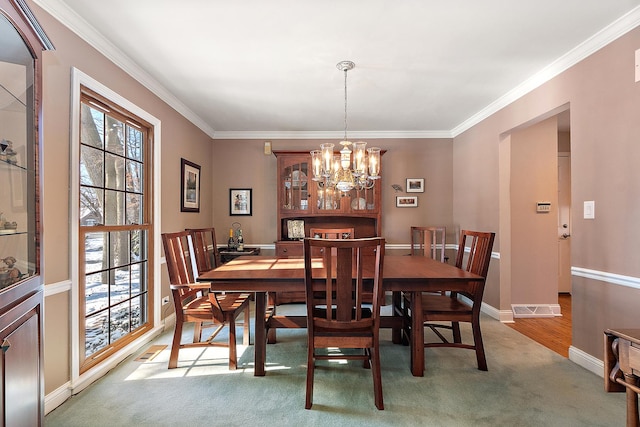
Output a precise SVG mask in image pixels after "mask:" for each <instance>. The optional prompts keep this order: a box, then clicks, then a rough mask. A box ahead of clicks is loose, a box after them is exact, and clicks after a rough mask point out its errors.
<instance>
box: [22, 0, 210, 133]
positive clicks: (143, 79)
mask: <svg viewBox="0 0 640 427" xmlns="http://www.w3.org/2000/svg"><path fill="white" fill-rule="evenodd" d="M33 2H34V3H36V4H37V5H38V6H40V7H41V8H42V9H44V10H45V11H46V12H47V13H49V14H50V15H51V16H53V17H54V18H55V19H57V20H58V21H60V22H61V23H62V24H63V25H64V26H66V27H67V28H69V29H70V30H71V31H72V32H74V33H75V34H77V35H78V36H79V37H80V38H81V39H83V40H84V41H86V42H87V43H89V44H90V45H91V46H92V47H94V48H95V49H96V50H97V51H98V52H100V53H101V54H103V55H104V56H105V57H106V58H107V59H109V60H110V61H112V62H113V63H114V64H115V65H117V66H118V67H120V68H121V69H122V70H123V71H124V72H126V73H127V74H129V75H130V76H131V77H133V78H134V79H135V80H136V81H138V82H139V83H140V84H142V85H143V86H144V87H146V88H147V89H149V90H150V91H151V92H152V93H153V94H155V95H156V96H158V97H159V98H160V99H162V100H163V101H164V102H166V103H167V104H168V105H170V106H171V107H172V108H174V109H175V110H176V111H177V112H178V113H180V114H181V115H182V116H184V118H186V119H187V120H189V121H190V122H191V123H193V124H194V125H196V126H197V127H198V128H200V129H201V130H202V131H203V132H204V133H206V134H207V135H209V136H210V137H213V134H214V130H213V128H212V127H211V126H209V124H208V123H206V122H205V121H204V120H202V118H201V117H199V116H198V115H197V114H196V113H194V112H193V111H191V110H190V109H189V108H188V107H187V106H186V105H184V104H183V103H182V102H181V101H180V100H179V99H178V98H176V97H175V96H174V95H173V94H172V93H171V92H169V91H168V90H167V89H166V88H165V87H164V86H163V85H161V84H160V83H159V82H158V81H157V80H156V79H154V78H153V77H151V76H150V75H149V74H148V73H147V72H146V71H144V70H143V69H142V68H140V67H139V66H138V65H137V64H136V63H135V62H134V61H133V60H132V59H131V58H129V57H128V56H127V55H125V54H124V53H123V52H122V51H121V50H120V49H118V48H117V47H116V46H115V45H113V43H111V42H110V41H109V40H107V39H106V38H105V37H104V36H103V35H102V34H100V33H99V32H97V31H96V30H95V28H93V27H92V26H91V25H89V23H88V22H87V21H85V20H84V19H83V18H82V17H81V16H80V15H78V14H77V13H76V12H75V11H74V10H73V9H71V8H70V7H69V6H68V5H67V4H66V3H64V2H62V1H60V0H33Z"/></svg>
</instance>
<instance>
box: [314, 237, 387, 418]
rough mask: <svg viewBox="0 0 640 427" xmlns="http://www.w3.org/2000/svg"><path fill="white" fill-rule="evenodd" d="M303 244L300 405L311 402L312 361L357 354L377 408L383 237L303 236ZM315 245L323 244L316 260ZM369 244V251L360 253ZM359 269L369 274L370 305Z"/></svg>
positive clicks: (380, 405)
mask: <svg viewBox="0 0 640 427" xmlns="http://www.w3.org/2000/svg"><path fill="white" fill-rule="evenodd" d="M303 248H304V249H303V252H304V265H305V292H306V306H307V331H308V341H307V342H308V344H307V345H308V349H307V383H306V399H305V408H306V409H311V406H312V405H313V380H314V371H315V366H316V361H317V360H332V359H333V360H335V359H347V360H363V361H364V365H365V367H368V368H370V369H371V373H372V375H373V392H374V400H375V405H376V407H377V408H378V409H380V410H382V409H384V404H383V399H382V376H381V373H380V351H379V330H380V302H381V300H382V277H383V272H382V266H383V262H384V239H383V238H380V237H373V238H365V239H317V238H315V239H314V238H305V239H304V244H303ZM316 248H322V249H325V250H324V252H323V255H322V261H321V262H320V261H319V260H318V258H314V257H313V256H312V251H313V249H316ZM333 249H335V251H336V252H335V253H336V255H335V256H333V255H332V250H333ZM374 250H375V256H371V255H366V254H370V253H372V251H374ZM318 266H324V268H317V267H318ZM365 275H367V277H369V278H370V277H372V278H373V280H372V282H373V283H372V285H373V293H374V295H375V298H374V299H373V301H372V304H371V306H370V307H369V306H368V305H367V306H365V304H366V302H365V301H364V300H363V293H364V289H363V288H364V283H363V282H364V279H363V277H364V276H365ZM329 348H331V349H332V350H328V349H329ZM334 348H339V349H340V351H336V350H335V349H334ZM342 349H360V350H361V351H360V352H354V351H347V352H343V351H342ZM332 366H333V365H332ZM336 366H337V365H336Z"/></svg>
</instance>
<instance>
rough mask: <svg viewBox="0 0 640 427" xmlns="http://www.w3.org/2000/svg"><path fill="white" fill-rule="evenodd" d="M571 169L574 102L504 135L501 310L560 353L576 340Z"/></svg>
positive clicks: (513, 325) (565, 350) (518, 327)
mask: <svg viewBox="0 0 640 427" xmlns="http://www.w3.org/2000/svg"><path fill="white" fill-rule="evenodd" d="M570 166H571V137H570V112H569V105H568V104H567V105H565V106H562V107H559V108H557V109H555V110H553V111H550V112H549V113H547V114H545V115H543V116H540V117H538V118H536V119H534V120H531V121H530V122H527V123H524V124H522V125H521V126H518V127H517V128H514V129H512V130H510V131H509V132H507V133H506V134H504V135H503V140H502V143H501V172H502V173H501V175H502V177H501V190H500V191H501V205H500V207H501V220H500V224H501V230H500V231H501V242H500V243H501V244H500V246H501V249H502V250H501V262H500V265H501V268H500V276H501V310H504V309H506V308H510V309H511V310H510V311H511V314H512V316H513V317H512V319H513V320H514V321H515V323H512V324H511V325H510V326H512V327H513V328H514V329H516V330H520V332H522V333H524V334H525V335H527V336H529V337H530V338H532V339H534V340H536V341H538V342H541V343H543V344H544V345H547V344H545V343H544V342H543V341H545V340H547V341H549V344H550V345H547V346H548V347H550V348H551V345H555V346H557V345H559V346H560V348H561V351H558V350H557V349H554V348H552V349H554V351H557V352H558V353H560V354H562V355H564V356H565V357H566V355H567V353H568V347H569V346H570V344H571V246H570V243H571V239H570V236H571V168H570ZM541 205H542V207H543V208H544V206H545V205H548V206H550V209H549V210H545V209H540V207H541ZM503 239H504V244H503ZM503 279H504V280H503ZM505 317H506V316H505ZM555 324H557V325H555ZM526 328H529V329H530V330H532V331H535V334H536V336H535V337H532V336H530V335H531V334H529V333H526V331H524V330H522V329H526ZM545 335H546V337H545ZM554 341H556V343H555V344H554V343H553V342H554ZM558 342H559V343H558Z"/></svg>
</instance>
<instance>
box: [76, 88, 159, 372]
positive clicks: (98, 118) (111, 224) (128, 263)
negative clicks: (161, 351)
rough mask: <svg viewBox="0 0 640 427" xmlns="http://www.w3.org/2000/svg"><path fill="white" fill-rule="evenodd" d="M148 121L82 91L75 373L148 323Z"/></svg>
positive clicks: (136, 333)
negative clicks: (77, 329) (77, 349)
mask: <svg viewBox="0 0 640 427" xmlns="http://www.w3.org/2000/svg"><path fill="white" fill-rule="evenodd" d="M151 134H152V132H151V125H149V124H148V123H146V122H145V121H144V120H142V119H140V118H138V117H136V116H135V115H133V114H131V113H129V112H127V111H126V110H124V109H123V108H120V107H118V106H117V105H115V104H114V103H112V102H110V101H108V100H106V99H105V98H103V97H101V96H99V95H97V94H95V93H93V92H91V91H90V90H88V89H86V88H81V96H80V148H79V168H80V170H79V184H80V185H79V189H78V191H79V210H80V212H79V216H78V219H79V232H78V239H79V241H78V248H79V256H80V262H79V270H80V271H79V276H78V277H79V297H80V300H81V301H80V303H79V318H80V322H79V328H80V333H79V339H80V341H81V342H80V354H79V356H80V371H85V370H86V369H88V368H90V367H91V366H94V365H95V364H96V363H98V362H100V361H101V360H103V359H104V358H106V357H108V356H110V355H111V354H113V353H114V352H115V351H117V350H118V349H119V348H121V347H123V346H124V345H125V344H127V343H129V342H131V341H132V340H133V339H134V338H135V337H137V336H139V335H140V334H141V333H142V332H144V331H146V330H148V329H149V328H150V327H151V323H152V316H151V311H150V307H151V304H152V301H153V287H152V286H149V284H150V283H153V281H152V277H151V276H152V274H153V272H152V268H151V261H150V260H151V259H152V257H151V254H150V252H151V251H150V248H152V247H153V245H152V244H151V239H152V235H153V230H152V226H151V224H152V218H151V216H152V215H151V213H152V209H150V199H151V197H150V195H151V194H152V190H151V186H150V184H149V183H150V182H151V178H150V177H151V169H152V167H151V164H150V159H152V156H151V150H152V143H151V138H150V135H151Z"/></svg>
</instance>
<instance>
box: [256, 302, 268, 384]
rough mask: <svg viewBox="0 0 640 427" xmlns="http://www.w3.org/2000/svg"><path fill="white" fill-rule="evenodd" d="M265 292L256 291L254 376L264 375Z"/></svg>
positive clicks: (265, 351)
mask: <svg viewBox="0 0 640 427" xmlns="http://www.w3.org/2000/svg"><path fill="white" fill-rule="evenodd" d="M266 298H267V294H266V292H256V321H255V333H254V335H255V344H254V365H255V366H254V371H253V375H254V376H256V377H263V376H264V365H265V361H266V358H267V348H266V347H267V337H266V324H265V316H266V309H267V304H266Z"/></svg>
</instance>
